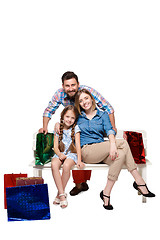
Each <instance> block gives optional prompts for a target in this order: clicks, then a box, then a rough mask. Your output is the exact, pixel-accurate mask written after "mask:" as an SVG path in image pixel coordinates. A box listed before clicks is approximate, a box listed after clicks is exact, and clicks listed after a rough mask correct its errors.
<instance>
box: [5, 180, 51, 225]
mask: <svg viewBox="0 0 160 240" xmlns="http://www.w3.org/2000/svg"><path fill="white" fill-rule="evenodd" d="M6 196H7V214H8V221H27V220H45V219H50V206H49V197H48V186H47V184H37V185H29V186H18V187H11V188H6Z"/></svg>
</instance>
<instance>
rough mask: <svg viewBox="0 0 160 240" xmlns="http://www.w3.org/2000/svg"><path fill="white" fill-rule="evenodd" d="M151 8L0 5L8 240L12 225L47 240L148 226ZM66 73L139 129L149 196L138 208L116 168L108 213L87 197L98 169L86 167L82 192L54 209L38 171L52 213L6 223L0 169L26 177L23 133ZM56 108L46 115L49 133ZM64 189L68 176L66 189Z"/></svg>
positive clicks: (121, 123)
mask: <svg viewBox="0 0 160 240" xmlns="http://www.w3.org/2000/svg"><path fill="white" fill-rule="evenodd" d="M159 12H160V5H159V1H154V0H152V1H148V0H146V1H143V0H139V1H137V0H135V1H130V0H128V1H125V0H122V1H116V0H115V1H103V0H96V1H95V0H92V1H91V0H85V1H84V0H81V1H78V0H77V1H76V0H74V1H73V0H66V1H64V0H59V1H47V0H46V1H41V0H39V1H36V0H32V1H30V0H28V1H25V0H21V1H18V0H14V1H9V0H8V1H6V0H2V1H1V2H0V35H1V36H0V79H1V88H0V98H1V101H0V104H1V138H0V141H1V168H0V177H1V179H0V189H1V197H0V204H1V205H0V208H1V211H0V212H1V214H0V223H1V225H2V226H4V228H3V229H5V231H7V232H6V235H7V236H8V237H9V236H11V235H12V230H13V229H16V232H17V231H18V229H21V228H22V229H27V230H28V231H27V233H26V234H25V236H24V237H23V238H24V239H28V238H29V237H30V236H32V237H38V238H39V239H44V237H46V234H47V232H48V234H49V235H48V236H51V237H55V234H56V233H59V238H60V239H63V238H64V237H65V236H67V238H71V239H74V238H75V237H76V238H78V239H81V238H82V237H84V236H85V235H86V234H87V236H88V234H89V231H90V237H92V236H95V237H98V236H100V237H102V236H106V237H107V236H109V237H111V236H112V239H117V237H119V236H121V235H122V236H123V238H124V239H127V238H128V234H127V235H126V234H124V233H122V232H121V233H120V230H121V229H122V228H123V229H125V228H127V229H128V231H129V232H130V233H131V236H130V237H131V239H132V237H133V238H135V237H136V236H143V237H144V236H147V235H148V236H151V234H152V231H153V232H154V233H155V232H156V231H157V225H156V223H154V224H151V223H152V218H155V217H156V215H155V214H157V212H158V211H159V210H160V208H159V201H158V198H159V196H158V191H159V189H158V187H159V186H158V182H159V179H158V177H157V176H158V173H159V165H160V164H159V158H160V157H159V137H158V135H159V133H160V128H159V122H160V115H159V102H160V97H159V86H158V80H159V79H160V72H159V66H160V57H159V56H160V44H159V42H160V31H159V29H160V16H159ZM68 70H69V71H74V72H75V73H76V74H77V75H78V77H79V81H80V83H81V84H85V85H88V86H91V87H94V88H95V89H96V90H98V91H99V92H100V93H101V94H102V95H103V96H104V97H105V98H106V99H107V100H108V101H109V102H110V103H111V104H112V106H113V107H114V109H115V118H116V126H117V128H118V129H126V130H130V129H144V130H146V131H147V133H148V158H149V159H150V161H151V162H152V166H151V167H149V168H148V184H149V187H150V188H151V190H152V189H153V191H154V192H155V193H157V197H156V198H155V199H152V200H148V203H147V204H145V205H143V204H142V203H141V201H140V199H139V198H138V197H137V195H136V193H135V192H134V190H133V189H132V182H133V180H132V179H131V177H130V176H129V174H128V173H127V172H123V173H122V174H121V176H120V180H119V183H117V185H116V186H115V190H114V192H113V197H112V198H113V205H114V207H115V210H114V212H112V213H108V212H106V211H105V210H104V209H103V207H102V202H101V201H100V200H99V197H97V196H98V194H99V192H100V191H101V190H102V188H103V187H104V185H105V181H106V173H105V172H104V173H103V174H102V172H101V173H99V172H94V173H92V179H91V181H90V183H89V185H90V191H88V192H87V193H83V194H81V195H80V196H77V197H75V198H71V197H69V201H70V202H69V207H68V208H67V209H65V210H63V211H62V210H61V209H59V208H56V209H55V207H53V206H52V200H53V198H54V196H55V194H56V192H55V191H56V189H55V186H54V182H53V180H52V178H51V173H50V172H48V173H47V175H46V176H44V177H45V180H46V182H48V183H49V187H50V189H51V195H50V201H51V214H52V219H51V220H50V221H36V222H25V223H24V222H21V223H16V222H15V223H8V222H7V215H6V210H4V209H3V174H4V173H12V172H28V174H29V175H32V171H31V169H30V168H29V167H28V164H29V163H30V162H31V160H32V159H33V157H32V155H33V153H32V136H33V133H34V132H36V131H37V130H38V129H39V128H40V127H42V114H43V111H44V109H45V107H46V106H47V105H48V102H49V100H50V99H51V97H52V95H53V94H54V92H55V91H56V90H57V89H58V88H60V87H61V76H62V74H63V73H64V72H65V71H68ZM60 110H61V109H60ZM60 110H59V111H57V112H56V115H55V116H54V117H53V118H52V120H51V121H50V125H49V130H50V131H52V129H53V126H54V123H55V122H56V121H57V120H58V119H59V113H60ZM101 178H103V180H102V181H100V180H101ZM126 183H127V186H125V185H126ZM128 183H130V184H129V185H128ZM72 187H73V183H72V178H71V179H70V182H69V184H68V189H67V191H69V190H70V189H71V188H72ZM86 196H88V197H87V198H86ZM116 208H117V209H118V210H116ZM139 212H140V214H141V216H142V217H140V216H139ZM41 225H42V226H43V227H42V228H41V227H39V226H41ZM150 226H151V227H150ZM146 227H147V228H146ZM36 228H38V233H36V230H35V229H36ZM6 229H11V231H8V230H6ZM33 229H34V230H35V233H33V231H32V230H33ZM41 229H42V230H41ZM44 229H45V230H44ZM29 230H30V231H29ZM47 230H48V231H47ZM2 234H3V232H2ZM120 234H121V235H120ZM155 235H156V234H155ZM122 236H121V237H122ZM156 236H158V235H156ZM21 238H22V235H21ZM14 239H20V236H19V238H18V237H16V236H15V238H14Z"/></svg>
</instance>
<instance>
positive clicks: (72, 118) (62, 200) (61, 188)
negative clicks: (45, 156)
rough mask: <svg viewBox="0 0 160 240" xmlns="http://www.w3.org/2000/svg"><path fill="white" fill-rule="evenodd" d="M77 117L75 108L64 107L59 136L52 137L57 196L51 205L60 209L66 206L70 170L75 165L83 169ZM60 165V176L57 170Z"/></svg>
mask: <svg viewBox="0 0 160 240" xmlns="http://www.w3.org/2000/svg"><path fill="white" fill-rule="evenodd" d="M78 115H79V114H78V110H77V108H76V107H74V106H72V105H69V106H67V107H65V108H64V109H63V111H62V113H61V119H60V134H59V135H58V134H57V133H55V135H54V152H55V155H54V156H53V159H52V162H51V166H52V174H53V178H54V181H55V184H56V187H57V189H58V194H57V197H56V198H55V200H54V202H53V204H60V206H61V207H62V208H65V207H67V205H68V203H67V195H66V193H65V187H66V185H67V182H68V180H69V177H70V169H71V168H72V167H73V166H74V165H75V164H77V166H78V168H83V167H84V163H82V162H81V147H80V129H79V127H78V125H76V122H77V119H78ZM74 142H75V145H74ZM62 164H63V170H62V176H61V174H60V171H59V169H60V166H61V165H62Z"/></svg>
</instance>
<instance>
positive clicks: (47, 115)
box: [39, 89, 62, 134]
mask: <svg viewBox="0 0 160 240" xmlns="http://www.w3.org/2000/svg"><path fill="white" fill-rule="evenodd" d="M61 92H62V89H59V90H58V91H56V92H55V94H54V95H53V97H52V100H51V101H50V102H49V104H48V107H47V108H46V109H45V110H44V113H43V128H40V129H39V133H44V134H47V132H48V123H49V121H50V119H51V117H52V115H53V114H54V113H55V111H56V110H57V108H58V107H59V106H60V104H61V102H60V94H61Z"/></svg>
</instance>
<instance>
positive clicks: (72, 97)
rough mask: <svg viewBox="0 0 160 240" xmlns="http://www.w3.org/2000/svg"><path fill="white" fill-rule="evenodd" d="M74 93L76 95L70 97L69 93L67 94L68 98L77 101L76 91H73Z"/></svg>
mask: <svg viewBox="0 0 160 240" xmlns="http://www.w3.org/2000/svg"><path fill="white" fill-rule="evenodd" d="M72 92H74V95H72V96H70V95H69V94H68V93H67V97H68V98H70V99H72V100H74V99H75V96H76V91H72Z"/></svg>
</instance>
